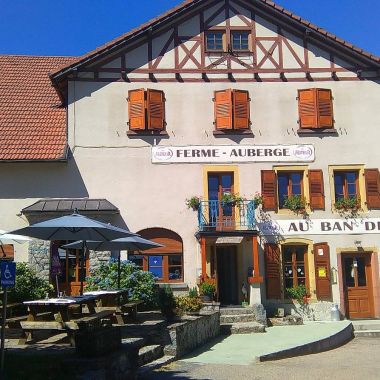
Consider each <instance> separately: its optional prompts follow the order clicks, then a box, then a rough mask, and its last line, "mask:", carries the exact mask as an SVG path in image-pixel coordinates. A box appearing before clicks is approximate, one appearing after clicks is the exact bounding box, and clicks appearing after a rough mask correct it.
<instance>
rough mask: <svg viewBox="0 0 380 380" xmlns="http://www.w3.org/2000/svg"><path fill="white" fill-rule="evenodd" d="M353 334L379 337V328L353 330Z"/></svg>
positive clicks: (359, 336)
mask: <svg viewBox="0 0 380 380" xmlns="http://www.w3.org/2000/svg"><path fill="white" fill-rule="evenodd" d="M354 335H355V337H356V338H361V337H366V338H380V330H359V331H354Z"/></svg>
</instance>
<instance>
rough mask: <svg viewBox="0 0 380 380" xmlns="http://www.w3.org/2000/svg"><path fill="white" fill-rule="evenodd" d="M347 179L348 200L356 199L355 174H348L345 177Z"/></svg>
mask: <svg viewBox="0 0 380 380" xmlns="http://www.w3.org/2000/svg"><path fill="white" fill-rule="evenodd" d="M346 178H347V195H348V197H349V198H355V197H356V195H357V194H356V173H354V172H349V173H347V175H346Z"/></svg>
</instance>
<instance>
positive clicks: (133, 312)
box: [120, 300, 144, 321]
mask: <svg viewBox="0 0 380 380" xmlns="http://www.w3.org/2000/svg"><path fill="white" fill-rule="evenodd" d="M143 303H144V301H140V300H138V301H131V302H127V303H125V304H123V305H121V307H120V309H121V311H122V312H123V313H126V314H128V317H130V318H131V319H132V320H133V321H136V320H137V307H138V306H139V305H141V304H143Z"/></svg>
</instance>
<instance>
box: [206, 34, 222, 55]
mask: <svg viewBox="0 0 380 380" xmlns="http://www.w3.org/2000/svg"><path fill="white" fill-rule="evenodd" d="M224 35H225V33H224V32H223V31H213V32H207V33H206V50H207V51H224V50H225V49H224Z"/></svg>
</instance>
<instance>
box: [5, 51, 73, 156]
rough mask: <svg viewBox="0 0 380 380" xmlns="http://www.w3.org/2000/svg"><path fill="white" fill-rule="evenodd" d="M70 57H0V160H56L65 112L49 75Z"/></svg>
mask: <svg viewBox="0 0 380 380" xmlns="http://www.w3.org/2000/svg"><path fill="white" fill-rule="evenodd" d="M74 60H75V58H74V57H34V56H16V55H0V160H2V161H4V160H12V161H16V160H59V159H64V158H65V152H66V144H67V138H66V110H65V108H59V106H60V104H61V101H60V98H59V97H58V94H57V92H56V90H55V89H54V88H53V87H52V85H51V81H50V79H49V73H50V72H52V71H54V70H58V69H59V68H60V67H62V66H67V65H68V64H70V63H71V62H73V61H74Z"/></svg>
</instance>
